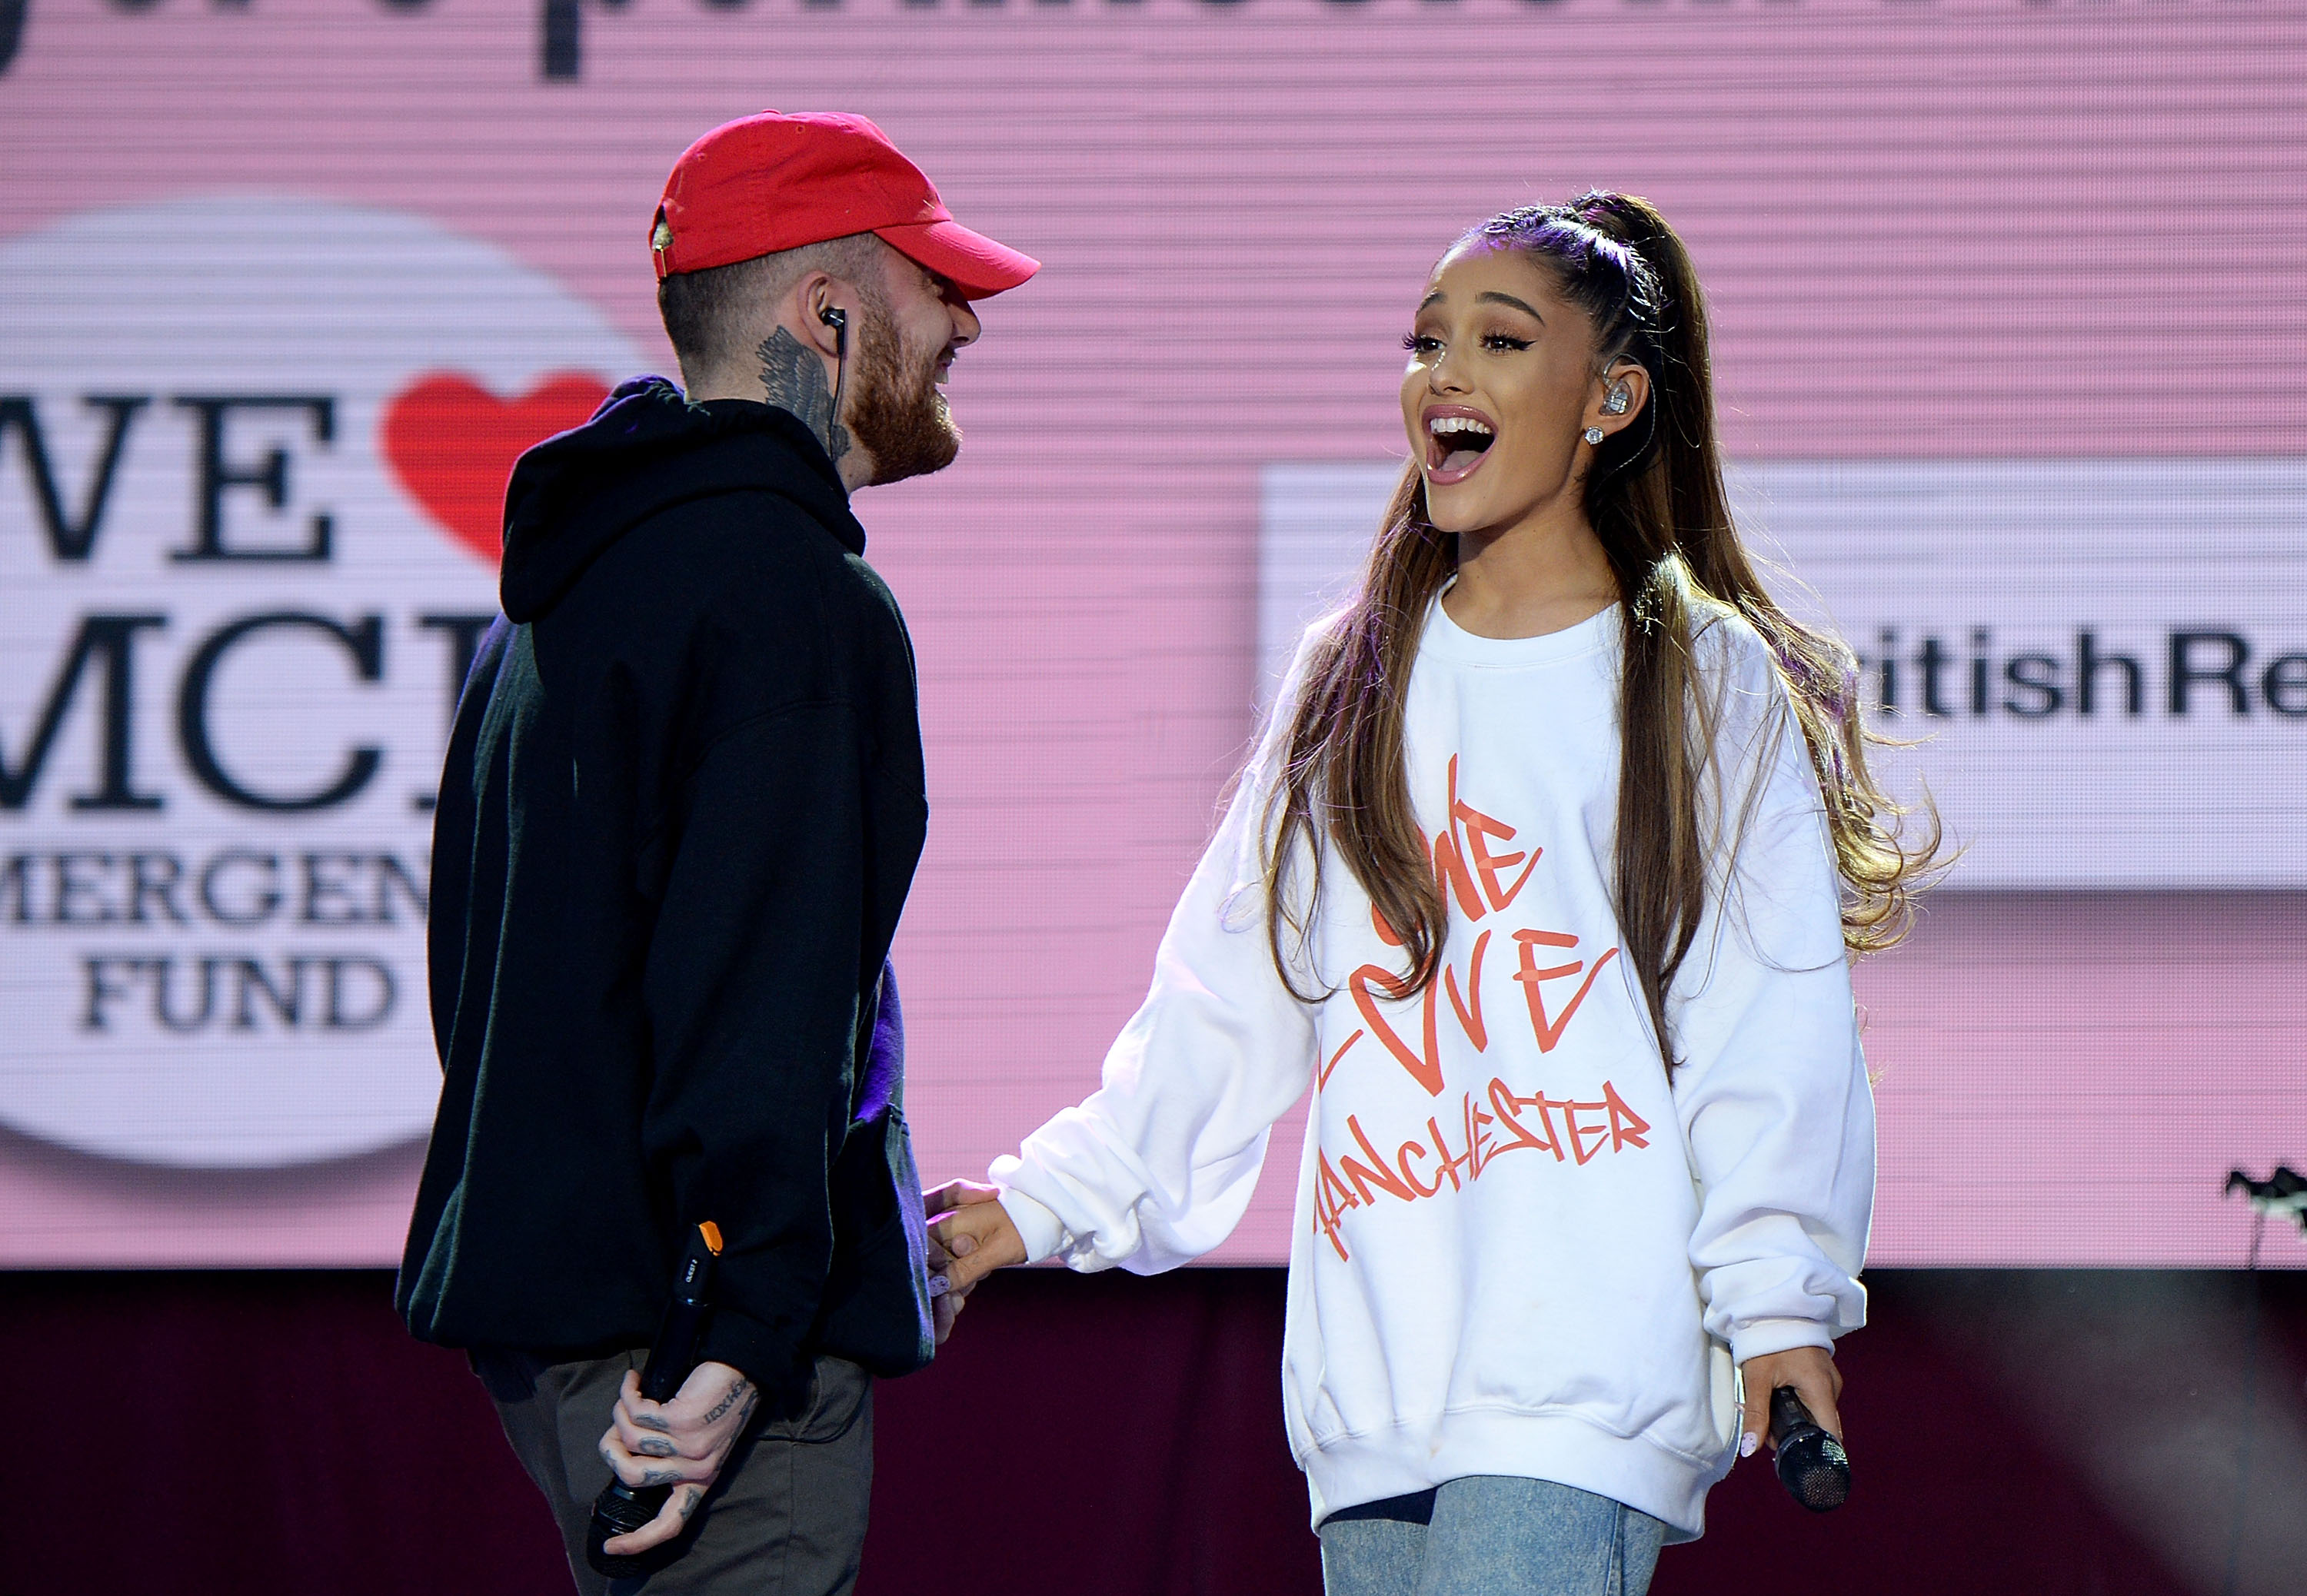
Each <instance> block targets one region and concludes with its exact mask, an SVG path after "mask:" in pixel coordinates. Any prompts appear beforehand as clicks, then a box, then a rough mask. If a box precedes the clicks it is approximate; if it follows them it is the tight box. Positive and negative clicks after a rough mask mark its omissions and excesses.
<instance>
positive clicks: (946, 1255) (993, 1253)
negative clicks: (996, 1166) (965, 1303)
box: [922, 1181, 1025, 1312]
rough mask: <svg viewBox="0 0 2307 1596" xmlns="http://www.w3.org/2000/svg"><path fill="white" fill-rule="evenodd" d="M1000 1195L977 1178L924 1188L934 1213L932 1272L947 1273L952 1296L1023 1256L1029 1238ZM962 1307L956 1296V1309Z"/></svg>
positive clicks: (961, 1294) (969, 1289)
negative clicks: (935, 1187) (1012, 1219)
mask: <svg viewBox="0 0 2307 1596" xmlns="http://www.w3.org/2000/svg"><path fill="white" fill-rule="evenodd" d="M1000 1195H1001V1193H1000V1191H999V1190H998V1189H996V1188H995V1187H992V1186H981V1185H979V1184H978V1183H977V1182H974V1181H948V1182H946V1183H945V1184H944V1185H942V1186H939V1188H938V1189H937V1190H936V1191H925V1192H923V1193H922V1204H923V1206H924V1207H925V1208H928V1210H929V1213H930V1272H931V1274H932V1275H942V1276H945V1280H946V1294H947V1295H948V1296H949V1297H960V1298H964V1299H965V1298H967V1296H968V1295H969V1293H971V1292H972V1291H973V1290H974V1289H976V1286H977V1283H978V1282H979V1281H981V1280H982V1279H984V1278H985V1277H986V1276H988V1275H991V1273H993V1271H994V1270H996V1269H999V1268H1004V1267H1008V1265H1010V1264H1022V1263H1024V1262H1025V1239H1024V1238H1023V1237H1021V1236H1020V1235H1018V1233H1017V1227H1016V1225H1013V1224H1011V1223H1010V1220H1009V1215H1008V1211H1007V1210H1006V1209H1004V1208H1002V1206H1001V1204H1000V1203H999V1201H997V1200H996V1199H998V1198H999V1196H1000ZM960 1308H961V1304H960V1302H956V1303H955V1304H954V1310H955V1311H956V1312H958V1311H960Z"/></svg>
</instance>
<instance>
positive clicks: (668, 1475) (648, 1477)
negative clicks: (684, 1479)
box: [641, 1469, 681, 1487]
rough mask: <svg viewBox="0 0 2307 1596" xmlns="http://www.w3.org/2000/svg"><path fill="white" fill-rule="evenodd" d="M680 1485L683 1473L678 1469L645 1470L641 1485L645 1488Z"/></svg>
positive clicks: (642, 1472)
mask: <svg viewBox="0 0 2307 1596" xmlns="http://www.w3.org/2000/svg"><path fill="white" fill-rule="evenodd" d="M680 1483H681V1472H680V1471H679V1470H678V1469H643V1470H642V1471H641V1484H642V1485H643V1486H644V1487H647V1486H651V1485H678V1484H680Z"/></svg>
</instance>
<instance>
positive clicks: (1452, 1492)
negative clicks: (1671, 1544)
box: [1321, 1474, 1666, 1596]
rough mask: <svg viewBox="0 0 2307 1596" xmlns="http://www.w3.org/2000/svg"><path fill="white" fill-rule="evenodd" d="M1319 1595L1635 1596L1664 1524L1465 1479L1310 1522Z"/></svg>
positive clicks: (1596, 1503)
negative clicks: (1316, 1543) (1317, 1547)
mask: <svg viewBox="0 0 2307 1596" xmlns="http://www.w3.org/2000/svg"><path fill="white" fill-rule="evenodd" d="M1321 1534H1322V1589H1323V1590H1324V1592H1326V1593H1327V1596H1642V1592H1645V1591H1647V1590H1649V1589H1650V1587H1651V1570H1652V1569H1653V1568H1655V1567H1656V1566H1658V1555H1659V1547H1660V1546H1661V1545H1663V1544H1664V1543H1665V1541H1666V1525H1664V1524H1662V1523H1659V1521H1658V1520H1657V1519H1655V1518H1652V1517H1651V1515H1649V1514H1647V1513H1637V1512H1635V1511H1634V1509H1633V1508H1632V1507H1629V1506H1625V1505H1624V1504H1623V1503H1619V1502H1614V1501H1612V1500H1611V1499H1610V1498H1608V1497H1598V1496H1596V1495H1594V1493H1593V1492H1591V1491H1585V1490H1579V1489H1576V1488H1574V1487H1573V1486H1568V1485H1557V1484H1556V1483H1554V1482H1553V1481H1550V1480H1517V1479H1512V1478H1508V1477H1506V1476H1504V1475H1499V1474H1473V1475H1469V1476H1468V1477H1467V1478H1465V1479H1463V1480H1453V1481H1450V1482H1449V1483H1448V1484H1446V1485H1443V1486H1439V1487H1437V1488H1436V1489H1433V1490H1422V1491H1419V1492H1418V1493H1417V1494H1416V1495H1414V1496H1406V1497H1393V1498H1388V1499H1387V1500H1385V1501H1383V1502H1365V1503H1363V1504H1362V1505H1361V1506H1357V1507H1347V1508H1342V1509H1341V1510H1340V1511H1338V1512H1336V1513H1334V1514H1332V1515H1330V1516H1329V1517H1327V1518H1325V1519H1324V1520H1323V1521H1322V1531H1321Z"/></svg>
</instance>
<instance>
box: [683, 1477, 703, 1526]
mask: <svg viewBox="0 0 2307 1596" xmlns="http://www.w3.org/2000/svg"><path fill="white" fill-rule="evenodd" d="M704 1499H705V1493H704V1492H703V1491H701V1490H699V1489H698V1488H697V1487H696V1486H694V1485H692V1486H690V1488H689V1489H687V1490H685V1491H683V1492H682V1496H681V1522H682V1523H688V1522H689V1515H690V1514H692V1513H694V1512H696V1511H697V1504H698V1503H699V1502H701V1501H703V1500H704Z"/></svg>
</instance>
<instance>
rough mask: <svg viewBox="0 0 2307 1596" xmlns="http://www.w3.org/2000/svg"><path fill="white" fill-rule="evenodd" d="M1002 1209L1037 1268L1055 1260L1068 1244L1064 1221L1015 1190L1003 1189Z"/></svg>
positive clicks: (1029, 1260)
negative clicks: (1039, 1264) (1059, 1251)
mask: <svg viewBox="0 0 2307 1596" xmlns="http://www.w3.org/2000/svg"><path fill="white" fill-rule="evenodd" d="M1001 1208H1002V1211H1003V1212H1004V1213H1006V1214H1008V1216H1009V1223H1010V1224H1012V1225H1016V1227H1017V1238H1018V1240H1020V1241H1022V1242H1025V1261H1026V1262H1027V1263H1029V1264H1037V1263H1040V1262H1041V1261H1042V1259H1045V1258H1051V1257H1053V1256H1055V1255H1056V1253H1057V1252H1058V1250H1059V1249H1060V1248H1062V1247H1063V1246H1064V1245H1065V1244H1066V1225H1065V1221H1064V1220H1062V1219H1059V1217H1058V1216H1057V1215H1056V1214H1055V1213H1053V1212H1051V1210H1050V1209H1049V1208H1047V1207H1045V1206H1044V1205H1042V1204H1041V1203H1038V1202H1036V1201H1034V1200H1033V1199H1032V1198H1030V1197H1028V1196H1026V1195H1025V1193H1024V1192H1023V1191H1018V1190H1017V1188H1016V1187H1015V1186H1004V1187H1002V1188H1001Z"/></svg>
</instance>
